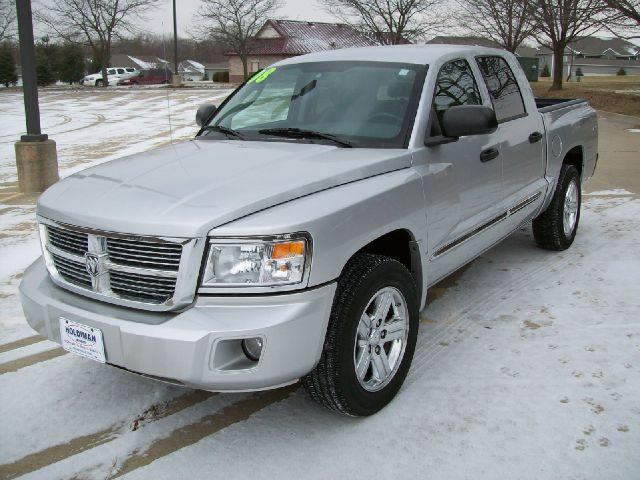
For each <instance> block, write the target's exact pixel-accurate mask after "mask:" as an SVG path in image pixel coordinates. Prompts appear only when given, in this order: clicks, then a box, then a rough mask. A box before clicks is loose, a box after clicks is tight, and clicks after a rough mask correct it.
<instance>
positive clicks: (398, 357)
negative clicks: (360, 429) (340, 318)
mask: <svg viewBox="0 0 640 480" xmlns="http://www.w3.org/2000/svg"><path fill="white" fill-rule="evenodd" d="M407 312H408V310H407V302H406V301H405V299H404V296H403V295H402V293H400V291H399V290H398V289H396V288H394V287H385V288H383V289H381V290H378V291H377V292H376V294H375V295H374V296H373V297H371V299H370V300H369V303H368V304H367V306H366V308H365V309H364V312H362V315H361V316H360V322H359V323H358V331H357V338H356V342H355V346H354V352H353V363H354V368H355V371H356V377H357V378H358V381H359V382H360V385H361V386H362V388H364V389H365V390H367V391H368V392H376V391H378V390H381V389H382V388H384V387H385V386H386V385H387V384H388V383H389V382H390V381H391V380H392V379H393V377H394V376H395V374H396V372H397V371H398V368H399V367H400V364H401V363H402V357H403V355H404V351H405V347H406V345H407V335H408V334H409V320H408V313H407Z"/></svg>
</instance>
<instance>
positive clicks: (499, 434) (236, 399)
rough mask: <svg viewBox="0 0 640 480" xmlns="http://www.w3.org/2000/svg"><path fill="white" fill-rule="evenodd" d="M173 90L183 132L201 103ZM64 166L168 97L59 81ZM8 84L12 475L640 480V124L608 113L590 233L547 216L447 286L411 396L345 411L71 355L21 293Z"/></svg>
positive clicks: (2, 169) (0, 451)
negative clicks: (371, 410)
mask: <svg viewBox="0 0 640 480" xmlns="http://www.w3.org/2000/svg"><path fill="white" fill-rule="evenodd" d="M224 95H226V92H224V91H220V92H212V91H210V90H207V91H194V90H191V91H186V90H185V91H179V92H176V91H172V92H171V96H170V98H169V102H170V105H171V112H172V126H173V137H174V139H177V138H182V137H188V136H189V135H191V134H192V133H193V132H194V130H195V128H194V126H193V117H194V112H195V108H196V106H197V105H198V104H199V103H202V102H204V101H207V100H209V99H211V98H215V99H217V100H219V99H221V98H222V97H224ZM42 102H43V107H42V110H43V123H44V125H45V127H46V131H47V132H49V133H50V134H51V136H52V137H53V138H54V139H55V140H57V141H58V143H59V146H60V150H59V151H60V163H61V167H62V169H61V170H62V174H63V175H66V174H69V173H71V172H73V171H76V170H77V169H80V168H83V167H86V166H88V165H91V164H94V163H96V162H101V161H104V160H106V159H110V158H115V157H118V156H121V155H122V154H124V153H134V152H136V151H142V150H145V149H148V148H151V147H153V146H155V145H158V144H162V143H165V142H167V141H170V140H171V139H170V136H169V134H168V118H167V97H166V94H165V92H161V91H155V90H154V91H148V92H146V91H142V90H140V91H132V92H124V93H119V92H97V93H86V92H79V93H77V94H74V95H69V94H68V93H66V94H65V95H62V94H60V93H58V92H54V93H52V94H44V95H43V96H42ZM21 122H22V120H21V105H20V98H19V97H18V96H17V95H13V94H0V132H2V133H1V134H0V135H1V138H0V409H1V410H0V412H1V415H2V422H1V426H0V478H18V477H20V478H41V479H56V478H65V479H67V478H79V479H82V478H115V477H124V478H128V479H134V478H140V479H148V478H154V479H163V478H167V479H175V478H205V477H207V478H274V477H281V478H285V477H286V478H323V479H324V478H346V477H352V478H363V477H366V476H375V477H391V476H393V478H410V477H420V478H424V477H425V476H426V477H428V478H430V479H463V478H473V479H478V478H486V479H494V478H527V479H528V478H531V479H556V478H571V479H583V478H584V479H603V480H605V479H606V480H609V479H631V478H636V477H637V474H638V471H640V460H639V459H638V454H637V450H638V445H640V404H639V403H638V398H640V320H639V317H640V315H639V314H640V233H639V232H640V198H639V195H640V132H637V131H634V130H638V129H640V118H635V117H625V116H620V115H615V114H608V113H601V114H600V135H601V137H600V138H601V148H600V161H599V164H598V172H597V175H596V177H595V178H594V179H593V180H592V181H591V183H590V184H589V185H587V186H586V190H585V191H586V194H585V196H584V197H583V199H584V205H583V207H584V210H583V216H582V218H581V225H580V231H579V234H578V237H577V239H576V242H575V244H574V246H573V247H572V248H571V249H570V250H568V251H566V252H560V253H553V252H547V251H543V250H540V249H537V248H536V247H535V245H534V243H533V240H532V238H531V232H530V229H529V228H524V229H522V230H521V231H519V232H517V233H516V234H514V235H513V236H512V237H511V238H509V239H508V240H506V241H505V242H503V243H502V244H501V245H499V246H497V247H495V248H493V249H492V250H490V251H489V252H487V253H486V254H484V255H483V256H482V257H480V258H478V259H477V260H476V261H474V262H473V263H472V264H471V265H470V266H469V267H467V268H465V269H463V271H460V272H457V273H456V274H454V275H452V276H451V277H449V278H448V279H446V280H445V281H443V282H441V284H439V285H438V286H436V287H435V288H433V289H431V291H430V299H431V300H430V302H429V305H428V306H427V308H426V309H425V310H424V311H423V312H422V313H421V325H420V335H419V340H418V346H417V349H416V355H415V359H414V363H413V366H412V369H411V372H410V374H409V377H408V379H407V382H406V384H405V386H404V387H403V389H402V391H401V392H400V394H399V396H398V397H397V399H396V400H395V401H394V402H393V403H392V404H391V405H390V406H389V407H387V408H386V409H384V410H383V411H382V412H380V413H379V414H378V415H376V416H374V417H370V418H366V419H351V418H344V417H340V416H336V415H334V414H332V413H330V412H328V411H325V410H323V409H322V408H320V407H318V406H317V405H315V404H314V403H313V402H311V401H310V400H309V399H308V398H307V397H306V395H305V393H304V391H302V389H300V388H299V387H298V386H297V385H294V386H291V387H288V388H286V389H279V390H274V391H269V392H261V393H255V394H214V393H209V392H202V391H193V390H189V389H184V388H179V387H173V386H168V385H164V384H161V383H157V382H155V381H152V380H148V379H144V378H140V377H138V376H135V375H132V374H130V373H127V372H124V371H121V370H118V369H115V368H112V367H109V366H105V365H101V364H97V363H93V362H91V361H88V360H84V359H81V358H77V357H74V356H72V355H70V354H66V353H65V352H64V351H63V350H61V349H60V348H59V347H58V346H57V345H56V344H53V343H51V342H48V341H45V340H43V339H41V338H40V337H37V336H35V335H34V332H33V331H31V330H30V328H29V327H28V326H27V325H26V323H25V321H24V318H23V317H22V314H21V312H20V308H19V303H18V298H17V295H16V289H17V285H18V283H19V280H20V275H21V271H22V270H23V269H24V267H25V266H26V265H27V264H28V263H30V262H31V261H32V260H33V259H35V258H36V257H37V256H38V245H37V241H36V237H35V234H34V232H33V228H34V219H33V213H34V206H33V198H29V197H24V196H20V195H18V194H17V192H16V189H15V184H14V182H15V172H14V171H13V170H12V161H13V157H12V154H11V149H12V142H13V140H14V139H15V138H16V136H17V134H18V133H19V131H20V128H21V125H22V123H21Z"/></svg>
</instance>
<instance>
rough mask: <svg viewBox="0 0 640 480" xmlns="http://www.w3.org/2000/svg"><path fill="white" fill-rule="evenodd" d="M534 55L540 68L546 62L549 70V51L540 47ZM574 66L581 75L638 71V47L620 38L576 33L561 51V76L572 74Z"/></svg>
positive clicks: (639, 57) (550, 68)
mask: <svg viewBox="0 0 640 480" xmlns="http://www.w3.org/2000/svg"><path fill="white" fill-rule="evenodd" d="M538 57H539V58H540V68H544V66H545V65H546V66H548V68H549V71H550V72H551V73H552V74H553V52H552V51H551V50H549V49H547V48H542V49H541V50H540V52H539V53H538ZM578 68H579V69H580V71H581V72H582V74H583V75H585V76H590V75H616V74H617V73H618V71H620V69H621V68H622V69H624V71H625V73H626V74H627V75H640V47H639V46H637V45H634V44H633V43H631V42H628V41H626V40H623V39H621V38H598V37H579V38H578V39H577V40H576V41H574V42H572V43H571V44H569V45H568V46H567V48H566V49H565V51H564V72H563V76H564V77H565V78H567V77H569V74H571V75H572V76H574V75H575V73H576V72H577V71H578Z"/></svg>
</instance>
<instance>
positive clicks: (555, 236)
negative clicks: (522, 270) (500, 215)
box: [533, 165, 582, 251]
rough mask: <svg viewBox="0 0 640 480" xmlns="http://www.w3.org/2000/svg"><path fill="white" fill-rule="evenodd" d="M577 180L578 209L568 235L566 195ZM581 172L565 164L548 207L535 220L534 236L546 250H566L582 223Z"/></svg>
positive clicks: (537, 242) (538, 243)
mask: <svg viewBox="0 0 640 480" xmlns="http://www.w3.org/2000/svg"><path fill="white" fill-rule="evenodd" d="M572 182H575V184H576V186H577V189H578V192H577V193H578V207H577V208H578V209H577V213H576V220H575V225H574V227H573V230H571V232H570V233H569V234H568V235H567V234H566V233H565V231H564V224H563V220H564V216H563V214H564V208H565V205H564V204H565V197H566V194H567V190H568V188H569V185H570V184H571V183H572ZM580 188H581V187H580V174H579V172H578V169H577V168H576V167H574V166H573V165H563V166H562V169H561V170H560V175H559V177H558V183H557V184H556V191H555V193H554V195H553V198H552V199H551V203H550V204H549V206H548V207H547V209H546V210H545V211H544V212H542V213H541V214H540V215H539V216H538V217H537V218H535V219H534V220H533V236H534V238H535V240H536V244H537V245H538V246H539V247H541V248H544V249H546V250H556V251H560V250H566V249H567V248H569V247H570V246H571V244H572V243H573V240H574V239H575V237H576V232H577V231H578V224H579V223H580V206H581V203H582V197H581V191H580Z"/></svg>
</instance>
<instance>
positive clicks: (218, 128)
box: [202, 125, 244, 140]
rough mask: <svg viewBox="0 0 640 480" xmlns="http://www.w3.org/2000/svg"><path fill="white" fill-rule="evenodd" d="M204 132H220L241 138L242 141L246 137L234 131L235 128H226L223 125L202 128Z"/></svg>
mask: <svg viewBox="0 0 640 480" xmlns="http://www.w3.org/2000/svg"><path fill="white" fill-rule="evenodd" d="M202 131H213V132H220V133H224V134H225V135H227V136H231V137H236V138H239V139H240V140H244V135H242V134H241V133H240V132H238V131H237V130H234V129H233V128H229V127H224V126H222V125H205V126H204V127H202Z"/></svg>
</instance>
